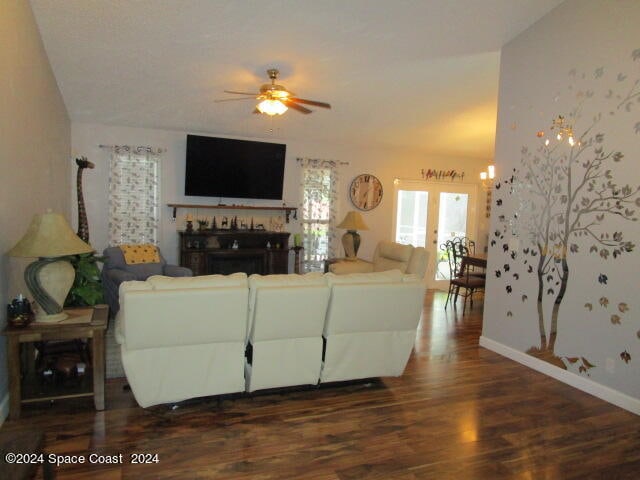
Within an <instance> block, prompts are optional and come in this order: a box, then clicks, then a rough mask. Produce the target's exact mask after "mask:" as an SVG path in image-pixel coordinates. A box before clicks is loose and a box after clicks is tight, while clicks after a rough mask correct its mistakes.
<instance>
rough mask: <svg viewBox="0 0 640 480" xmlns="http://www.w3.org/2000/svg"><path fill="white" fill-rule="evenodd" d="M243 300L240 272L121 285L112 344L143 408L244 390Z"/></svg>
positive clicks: (246, 291) (245, 307) (244, 281)
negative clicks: (113, 343) (115, 347)
mask: <svg viewBox="0 0 640 480" xmlns="http://www.w3.org/2000/svg"><path fill="white" fill-rule="evenodd" d="M248 294H249V289H248V282H247V276H246V274H244V273H236V274H233V275H229V276H223V275H210V276H205V277H183V278H170V277H162V276H153V277H150V278H149V279H147V281H144V282H142V281H129V282H124V283H122V284H121V286H120V311H119V312H118V316H117V320H116V322H117V326H116V339H117V341H118V343H120V348H121V356H122V364H123V366H124V371H125V373H126V375H127V380H128V381H129V385H130V386H131V390H132V391H133V394H134V396H135V397H136V400H137V401H138V403H139V404H140V406H141V407H148V406H150V405H156V404H159V403H170V402H178V401H182V400H186V399H188V398H195V397H202V396H208V395H220V394H223V393H233V392H241V391H244V389H245V380H244V352H245V340H246V338H247V310H248Z"/></svg>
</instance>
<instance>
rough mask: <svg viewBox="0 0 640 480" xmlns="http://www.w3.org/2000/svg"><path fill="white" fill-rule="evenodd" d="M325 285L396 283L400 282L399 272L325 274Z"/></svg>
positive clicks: (400, 275) (400, 274)
mask: <svg viewBox="0 0 640 480" xmlns="http://www.w3.org/2000/svg"><path fill="white" fill-rule="evenodd" d="M325 278H326V279H327V283H328V284H329V286H332V285H344V284H362V283H397V282H401V281H402V272H401V271H400V270H387V271H384V272H371V273H348V274H346V275H335V274H333V273H327V274H325Z"/></svg>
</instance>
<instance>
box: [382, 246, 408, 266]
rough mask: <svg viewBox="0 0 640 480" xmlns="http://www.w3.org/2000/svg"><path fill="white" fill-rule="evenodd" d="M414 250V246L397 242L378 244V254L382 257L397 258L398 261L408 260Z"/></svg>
mask: <svg viewBox="0 0 640 480" xmlns="http://www.w3.org/2000/svg"><path fill="white" fill-rule="evenodd" d="M412 251H413V246H411V245H402V244H400V243H395V242H380V245H379V246H378V255H379V256H380V257H382V258H387V259H389V260H395V261H396V262H403V263H404V262H408V261H409V257H411V252H412Z"/></svg>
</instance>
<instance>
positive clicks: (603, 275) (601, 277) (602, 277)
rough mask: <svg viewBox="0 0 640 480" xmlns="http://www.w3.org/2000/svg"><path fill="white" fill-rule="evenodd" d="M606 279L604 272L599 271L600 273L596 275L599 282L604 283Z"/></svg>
mask: <svg viewBox="0 0 640 480" xmlns="http://www.w3.org/2000/svg"><path fill="white" fill-rule="evenodd" d="M607 280H609V278H608V277H607V276H606V275H605V274H604V273H601V274H600V275H598V282H600V284H602V285H606V284H607Z"/></svg>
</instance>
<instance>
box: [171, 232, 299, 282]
mask: <svg viewBox="0 0 640 480" xmlns="http://www.w3.org/2000/svg"><path fill="white" fill-rule="evenodd" d="M178 233H179V234H180V266H182V267H187V268H190V269H191V270H193V274H194V275H210V274H214V273H220V274H224V275H228V274H230V273H235V272H245V273H246V274H247V275H250V274H252V273H259V274H261V275H269V274H273V273H288V272H289V232H269V231H265V230H193V231H191V232H187V231H181V232H178ZM234 245H235V247H234Z"/></svg>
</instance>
